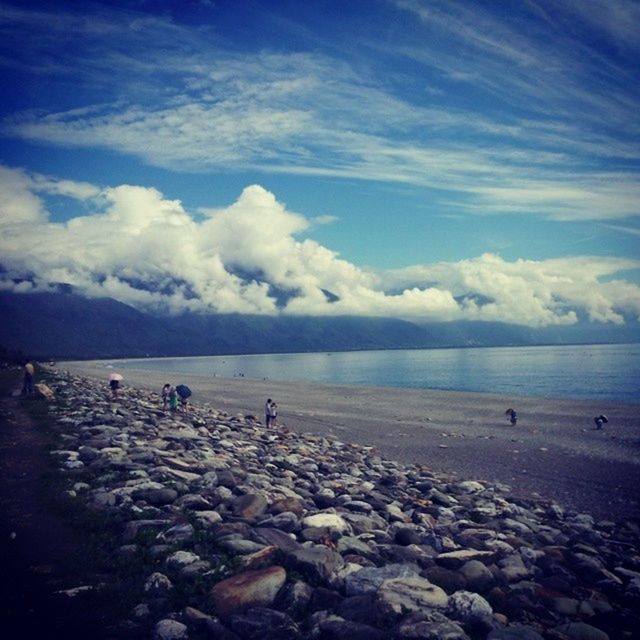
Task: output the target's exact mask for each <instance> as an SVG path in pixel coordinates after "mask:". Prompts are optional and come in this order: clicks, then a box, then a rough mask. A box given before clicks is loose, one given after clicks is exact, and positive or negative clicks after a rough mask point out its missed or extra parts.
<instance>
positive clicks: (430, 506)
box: [51, 372, 640, 640]
mask: <svg viewBox="0 0 640 640" xmlns="http://www.w3.org/2000/svg"><path fill="white" fill-rule="evenodd" d="M54 376H55V378H56V379H55V380H53V381H52V382H51V387H52V388H54V390H55V393H56V400H55V401H54V404H53V405H52V407H51V411H52V413H53V414H54V415H55V417H56V420H57V423H58V425H59V428H60V434H61V435H60V446H59V448H58V449H56V450H55V451H53V452H52V455H53V456H54V457H55V460H56V463H57V465H58V466H59V467H60V469H61V470H62V471H63V473H64V474H65V475H66V476H67V477H68V495H69V496H71V497H72V498H73V499H74V500H75V501H77V502H78V503H79V504H81V505H82V506H83V508H85V507H86V508H88V509H90V510H98V511H99V512H101V513H108V514H109V515H110V516H113V522H115V523H118V528H117V536H118V537H119V541H118V544H117V545H116V548H115V552H114V555H115V560H116V561H119V562H122V561H125V562H127V563H131V564H132V565H135V564H136V563H137V564H139V565H140V566H141V567H142V572H141V573H142V576H143V577H142V580H141V583H140V585H139V590H138V591H137V592H136V597H137V598H138V600H137V601H136V602H135V603H132V607H131V612H130V616H129V618H128V619H127V620H126V621H120V628H121V630H123V629H124V630H128V631H129V632H131V634H132V635H135V634H136V633H139V634H140V635H141V636H142V635H144V636H147V637H148V636H151V637H154V638H157V639H159V640H172V639H175V640H178V639H182V638H217V639H222V640H233V639H235V640H238V639H241V640H258V639H259V640H276V639H292V640H293V639H307V638H308V639H318V640H359V639H365V640H377V639H380V640H382V639H385V640H387V639H398V640H474V639H482V640H484V639H487V640H516V639H518V640H541V639H546V640H562V639H570V640H606V639H607V638H609V639H610V640H619V639H622V638H635V637H640V636H639V635H638V632H639V630H640V617H639V616H638V614H637V613H636V612H637V611H640V554H639V553H638V539H639V536H640V528H639V527H638V523H635V522H626V523H614V522H608V521H607V522H605V521H600V522H594V519H593V518H592V517H590V516H589V515H586V514H581V513H575V512H573V511H571V510H570V509H564V508H562V507H561V506H559V505H558V504H555V503H551V502H545V501H542V500H537V499H533V498H532V499H531V500H522V499H515V498H513V497H510V490H509V488H508V487H506V486H499V485H498V486H489V485H487V484H486V483H481V482H477V481H460V480H458V479H456V478H454V477H452V476H447V475H443V474H440V473H435V472H433V471H432V470H430V469H429V468H428V467H426V466H420V465H413V466H407V465H400V464H398V463H396V462H393V461H391V460H386V459H383V458H381V457H380V456H378V455H377V454H376V452H375V451H374V450H372V449H371V448H367V447H362V446H355V445H352V444H348V443H345V442H340V441H338V440H336V439H332V438H325V437H320V436H314V435H299V434H293V433H290V432H288V431H287V430H286V429H283V428H277V429H272V430H267V429H266V428H265V427H263V426H262V424H261V423H260V422H258V421H257V420H256V419H255V418H252V417H248V416H247V417H244V416H241V415H238V416H228V415H226V414H223V413H220V412H218V411H216V410H215V409H214V408H212V407H210V406H208V405H204V406H201V407H197V408H194V409H193V410H192V411H191V412H190V413H188V414H169V413H165V412H163V411H162V410H161V409H160V402H159V399H158V397H157V395H155V394H152V393H148V392H144V391H138V390H131V389H126V388H125V389H124V390H123V392H122V394H121V397H120V399H119V400H118V402H111V401H110V399H109V397H108V389H106V388H105V387H104V386H103V385H100V384H99V383H97V382H95V381H91V380H87V379H82V378H79V377H76V376H71V375H69V374H65V373H61V372H55V373H54Z"/></svg>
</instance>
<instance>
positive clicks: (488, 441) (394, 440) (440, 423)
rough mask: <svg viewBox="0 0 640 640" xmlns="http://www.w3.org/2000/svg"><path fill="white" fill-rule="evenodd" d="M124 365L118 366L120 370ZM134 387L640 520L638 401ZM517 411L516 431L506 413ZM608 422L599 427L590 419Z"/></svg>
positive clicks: (90, 370)
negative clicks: (271, 405) (176, 392)
mask: <svg viewBox="0 0 640 640" xmlns="http://www.w3.org/2000/svg"><path fill="white" fill-rule="evenodd" d="M106 364H107V363H106V362H100V361H87V362H63V363H59V364H58V365H57V368H58V369H61V370H68V371H71V372H72V373H77V374H80V375H85V376H88V377H94V378H98V379H103V380H105V393H106V392H107V382H106V380H107V377H108V375H109V373H110V372H112V371H113V370H114V369H108V368H107V367H106ZM116 367H117V363H116ZM122 373H123V374H124V375H125V380H124V381H123V382H122V386H123V389H126V387H127V386H134V387H140V388H145V389H151V390H155V391H157V392H159V391H160V389H161V387H162V385H163V384H164V383H165V382H171V383H174V384H180V383H182V384H186V385H188V386H189V387H190V388H191V389H192V391H193V398H192V400H193V402H194V403H195V404H199V403H205V402H206V403H209V404H211V406H213V407H215V408H216V409H219V410H222V411H226V412H227V413H229V414H231V415H234V414H236V413H243V414H245V415H249V414H251V415H254V416H256V417H257V418H259V419H261V420H263V419H264V418H263V415H262V414H263V408H264V402H265V400H266V399H267V398H268V397H270V398H273V399H275V400H276V402H277V404H278V412H279V417H278V419H279V423H280V424H281V425H284V426H286V427H287V428H289V429H291V430H293V431H298V432H313V433H318V434H332V435H334V436H336V437H337V438H339V439H340V440H342V441H343V442H355V443H359V444H363V445H369V446H373V447H375V448H376V449H377V450H378V451H379V452H380V454H381V455H383V456H385V457H388V458H392V459H394V460H399V461H401V462H419V463H422V464H425V465H428V466H429V467H430V468H432V469H433V470H435V471H447V472H452V473H454V474H456V476H458V477H459V478H460V479H467V480H480V481H483V480H484V481H488V482H501V483H504V484H507V485H509V486H510V487H511V489H512V493H513V494H514V495H518V496H522V497H526V496H530V495H532V494H537V495H539V496H542V497H544V498H550V499H553V500H555V501H557V502H559V503H560V504H562V505H564V506H565V507H567V508H571V509H574V510H576V511H580V512H584V513H590V514H592V515H593V516H594V517H595V518H596V519H613V520H622V519H629V518H640V491H639V490H638V487H639V486H640V404H633V405H625V404H613V403H602V402H598V403H594V402H588V401H582V400H573V399H558V398H533V397H513V396H498V395H490V394H479V393H466V392H464V393H463V392H455V391H438V390H403V389H389V388H374V387H359V386H337V385H316V384H300V383H288V382H276V381H271V380H253V379H249V378H219V377H211V376H195V375H181V376H180V379H179V380H178V379H173V378H175V375H174V374H171V375H169V376H167V375H165V374H163V373H157V372H151V371H144V370H130V369H127V370H124V371H122ZM509 407H513V408H514V409H516V410H517V412H518V416H519V419H518V424H517V426H515V427H512V426H511V425H510V424H509V421H508V418H507V416H505V410H506V409H507V408H509ZM600 413H604V414H605V415H607V417H608V418H609V423H608V424H607V425H605V427H604V428H603V429H602V430H601V431H596V430H595V425H594V422H593V417H594V416H596V415H598V414H600Z"/></svg>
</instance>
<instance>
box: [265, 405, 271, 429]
mask: <svg viewBox="0 0 640 640" xmlns="http://www.w3.org/2000/svg"><path fill="white" fill-rule="evenodd" d="M264 423H265V425H266V426H267V427H270V426H271V398H267V401H266V402H265V403H264Z"/></svg>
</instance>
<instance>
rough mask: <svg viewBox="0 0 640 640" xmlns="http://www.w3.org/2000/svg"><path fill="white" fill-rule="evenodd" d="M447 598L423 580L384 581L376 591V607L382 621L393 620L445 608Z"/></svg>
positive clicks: (399, 579) (414, 578) (443, 592)
mask: <svg viewBox="0 0 640 640" xmlns="http://www.w3.org/2000/svg"><path fill="white" fill-rule="evenodd" d="M448 602H449V596H447V594H446V593H445V591H444V590H443V589H441V588H440V587H438V586H436V585H435V584H431V582H429V581H428V580H426V579H425V578H420V577H409V578H395V579H392V580H385V581H384V582H383V583H382V584H381V585H380V588H379V589H378V593H377V595H376V605H377V607H378V613H379V615H380V617H381V619H382V620H394V619H398V618H401V617H402V616H405V615H406V614H408V613H413V612H419V611H431V610H434V609H435V610H442V611H444V610H445V609H446V608H447V604H448Z"/></svg>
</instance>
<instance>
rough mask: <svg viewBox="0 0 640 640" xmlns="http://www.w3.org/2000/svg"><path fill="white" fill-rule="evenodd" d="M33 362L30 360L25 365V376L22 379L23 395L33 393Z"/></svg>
mask: <svg viewBox="0 0 640 640" xmlns="http://www.w3.org/2000/svg"><path fill="white" fill-rule="evenodd" d="M34 371H35V370H34V368H33V364H32V362H31V361H30V360H27V362H26V363H25V365H24V369H23V373H24V378H23V380H22V395H27V394H30V393H33V374H34Z"/></svg>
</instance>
